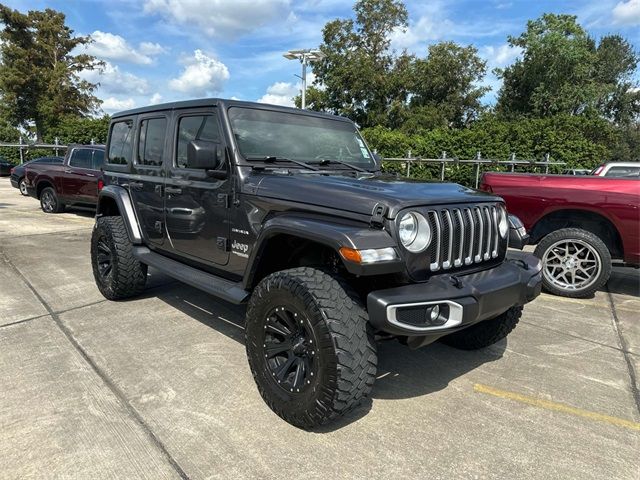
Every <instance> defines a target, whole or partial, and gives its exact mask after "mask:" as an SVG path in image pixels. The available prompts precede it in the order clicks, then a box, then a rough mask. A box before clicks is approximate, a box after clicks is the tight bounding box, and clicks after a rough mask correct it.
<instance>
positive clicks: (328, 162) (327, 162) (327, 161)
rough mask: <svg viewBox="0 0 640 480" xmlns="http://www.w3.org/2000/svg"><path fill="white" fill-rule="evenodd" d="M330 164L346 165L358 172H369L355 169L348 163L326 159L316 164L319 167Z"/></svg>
mask: <svg viewBox="0 0 640 480" xmlns="http://www.w3.org/2000/svg"><path fill="white" fill-rule="evenodd" d="M332 163H339V164H340V165H346V166H347V167H349V168H351V169H353V170H356V171H358V172H369V170H365V169H364V168H360V167H356V166H355V165H351V164H350V163H347V162H343V161H342V160H329V159H328V158H323V159H322V160H320V161H319V162H318V164H319V165H330V164H332Z"/></svg>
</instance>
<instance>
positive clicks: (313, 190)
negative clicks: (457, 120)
mask: <svg viewBox="0 0 640 480" xmlns="http://www.w3.org/2000/svg"><path fill="white" fill-rule="evenodd" d="M256 194H257V195H259V196H261V197H269V198H274V199H281V200H287V201H292V202H298V203H305V204H310V205H318V206H323V207H329V208H334V209H338V210H346V211H350V212H354V213H359V214H363V215H370V214H371V213H372V212H373V207H374V206H375V205H376V204H377V203H382V204H383V205H385V206H386V207H387V208H388V209H389V210H388V212H387V217H388V218H395V216H396V215H397V214H398V212H399V211H400V210H402V209H403V208H407V207H415V206H421V205H444V204H453V203H473V202H489V201H501V199H500V198H499V197H496V196H494V195H491V194H488V193H485V192H481V191H478V190H473V189H471V188H467V187H463V186H462V185H458V184H455V183H439V182H430V181H418V180H411V179H399V178H397V177H395V176H393V175H378V176H374V177H369V176H363V177H361V178H354V177H347V176H342V175H317V174H314V175H308V174H296V175H293V176H291V175H286V176H285V175H263V176H262V178H261V179H260V180H259V182H258V188H257V191H256Z"/></svg>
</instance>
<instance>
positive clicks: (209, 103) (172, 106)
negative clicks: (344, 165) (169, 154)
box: [111, 98, 351, 122]
mask: <svg viewBox="0 0 640 480" xmlns="http://www.w3.org/2000/svg"><path fill="white" fill-rule="evenodd" d="M218 105H220V106H222V107H223V108H228V107H251V108H259V109H261V110H273V111H278V112H286V113H295V114H298V115H312V116H315V117H325V118H331V119H333V120H342V121H344V122H351V120H349V119H348V118H346V117H340V116H338V115H331V114H329V113H321V112H314V111H312V110H301V109H299V108H293V107H283V106H280V105H271V104H269V103H258V102H246V101H243V100H227V99H223V98H200V99H197V100H185V101H181V102H171V103H160V104H158V105H150V106H148V107H140V108H134V109H131V110H125V111H122V112H117V113H114V114H113V115H112V116H111V118H114V119H115V118H119V117H128V116H131V115H139V114H141V113H152V112H160V111H164V110H178V109H183V108H198V107H215V106H218Z"/></svg>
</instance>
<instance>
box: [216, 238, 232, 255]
mask: <svg viewBox="0 0 640 480" xmlns="http://www.w3.org/2000/svg"><path fill="white" fill-rule="evenodd" d="M216 245H217V246H218V249H219V250H222V251H223V252H228V251H229V239H228V238H226V237H218V238H216Z"/></svg>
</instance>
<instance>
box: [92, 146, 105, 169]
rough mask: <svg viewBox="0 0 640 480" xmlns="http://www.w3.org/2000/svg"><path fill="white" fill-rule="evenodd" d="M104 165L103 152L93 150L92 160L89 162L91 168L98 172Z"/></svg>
mask: <svg viewBox="0 0 640 480" xmlns="http://www.w3.org/2000/svg"><path fill="white" fill-rule="evenodd" d="M103 165H104V150H94V151H93V160H92V162H91V168H93V169H94V170H100V169H101V168H102V166H103Z"/></svg>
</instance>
